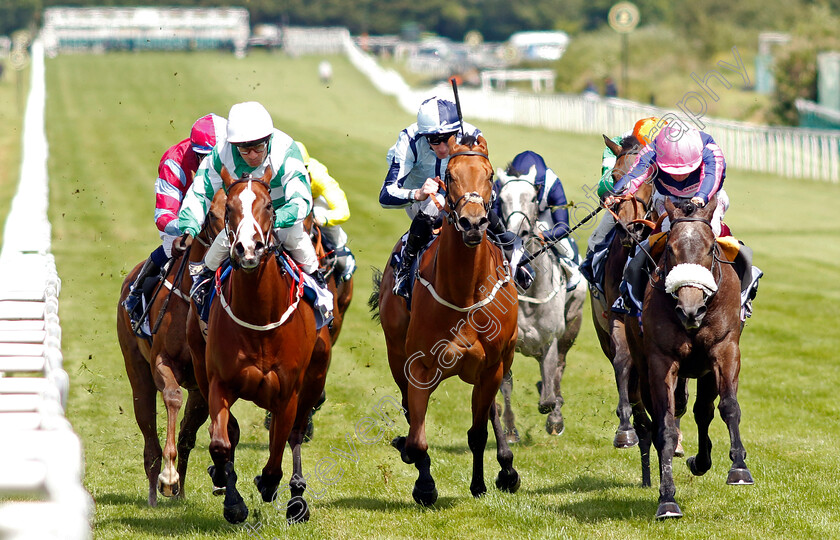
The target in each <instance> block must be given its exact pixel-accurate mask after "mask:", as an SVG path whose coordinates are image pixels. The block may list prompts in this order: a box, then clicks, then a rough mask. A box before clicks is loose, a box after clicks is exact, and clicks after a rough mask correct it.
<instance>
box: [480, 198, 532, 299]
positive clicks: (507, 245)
mask: <svg viewBox="0 0 840 540" xmlns="http://www.w3.org/2000/svg"><path fill="white" fill-rule="evenodd" d="M487 218H488V219H489V220H490V224H489V225H488V226H487V231H488V232H490V233H492V234H491V235H490V236H489V237H488V238H490V239H491V240H493V243H495V244H496V245H497V246H499V247H500V248H502V251H503V252H504V254H505V258H506V259H507V260H508V262H510V260H511V259H512V258H513V246H514V242H515V240H516V235H515V234H513V233H512V232H510V231H509V230H507V228H506V227H505V223H504V222H503V221H502V220H501V219H499V216H498V215H496V212H495V211H494V210H492V209H491V210H490V212H489V213H488V214H487ZM513 279H514V280H515V281H516V284H517V285H519V287H520V288H521V289H522V290H527V289H528V287H530V286H531V284H532V283H533V282H534V269H533V268H531V264H530V263H525V264H523V265H520V266H518V267H517V268H516V273H515V274H514V276H513Z"/></svg>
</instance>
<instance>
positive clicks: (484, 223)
mask: <svg viewBox="0 0 840 540" xmlns="http://www.w3.org/2000/svg"><path fill="white" fill-rule="evenodd" d="M489 224H490V220H489V219H487V216H481V217H480V218H478V226H477V227H476V228H478V229H481V228H482V227H486V226H488V225H489Z"/></svg>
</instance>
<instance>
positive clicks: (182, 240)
mask: <svg viewBox="0 0 840 540" xmlns="http://www.w3.org/2000/svg"><path fill="white" fill-rule="evenodd" d="M192 241H193V237H192V236H190V233H184V234H182V235H181V236H179V237H178V238H176V239H175V241H174V242H172V255H173V256H178V255H183V254H184V252H186V251H187V248H188V247H190V245H191V244H192Z"/></svg>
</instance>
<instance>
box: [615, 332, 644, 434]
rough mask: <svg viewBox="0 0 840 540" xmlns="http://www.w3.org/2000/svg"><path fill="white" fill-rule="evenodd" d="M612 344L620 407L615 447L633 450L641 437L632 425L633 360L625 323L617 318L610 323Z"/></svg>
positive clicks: (617, 410)
mask: <svg viewBox="0 0 840 540" xmlns="http://www.w3.org/2000/svg"><path fill="white" fill-rule="evenodd" d="M610 344H611V347H612V351H613V358H612V365H613V371H614V372H615V385H616V388H617V389H618V406H617V407H616V409H615V414H616V416H618V429H616V431H615V437H614V438H613V446H614V447H616V448H631V447H633V446H636V445H637V444H638V443H639V436H638V434H637V433H636V430H635V429H633V426H632V425H631V424H630V414H631V412H632V407H631V405H630V399H629V397H628V385H629V382H628V381H629V379H630V370H631V368H632V367H633V358H632V357H631V355H630V347H629V346H628V345H627V337H626V334H625V326H624V321H622V320H620V319H618V318H615V317H613V318H612V320H611V323H610Z"/></svg>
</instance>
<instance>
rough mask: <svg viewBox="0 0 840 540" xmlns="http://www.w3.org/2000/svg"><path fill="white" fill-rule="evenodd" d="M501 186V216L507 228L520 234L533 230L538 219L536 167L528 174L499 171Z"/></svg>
mask: <svg viewBox="0 0 840 540" xmlns="http://www.w3.org/2000/svg"><path fill="white" fill-rule="evenodd" d="M497 175H498V176H499V180H500V181H501V188H500V189H499V197H500V198H501V200H502V213H503V215H502V216H500V217H501V218H502V219H503V220H504V221H505V225H506V226H507V229H508V230H509V231H511V232H513V233H516V234H518V235H520V236H521V235H522V233H524V232H531V230H532V229H533V228H534V226H535V224H536V221H537V204H536V199H537V189H536V187H535V186H534V180H535V178H536V175H537V171H536V168H535V167H531V170H530V171H529V172H528V174H526V175H522V176H509V175H507V174H506V173H505V172H504V171H502V170H501V169H499V170H498V171H497Z"/></svg>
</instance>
